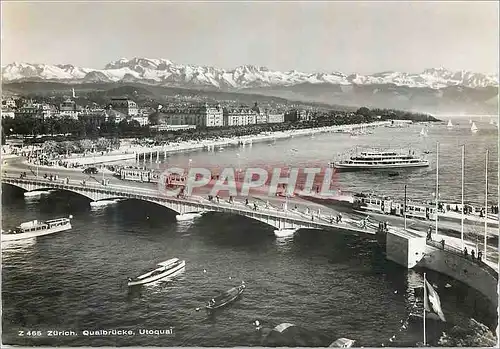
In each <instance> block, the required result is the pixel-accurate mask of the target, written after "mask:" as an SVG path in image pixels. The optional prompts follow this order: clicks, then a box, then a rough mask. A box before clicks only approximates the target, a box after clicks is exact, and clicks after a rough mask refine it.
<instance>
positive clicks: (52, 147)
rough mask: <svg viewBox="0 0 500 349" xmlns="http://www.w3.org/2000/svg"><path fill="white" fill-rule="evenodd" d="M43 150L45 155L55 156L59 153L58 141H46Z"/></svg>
mask: <svg viewBox="0 0 500 349" xmlns="http://www.w3.org/2000/svg"><path fill="white" fill-rule="evenodd" d="M42 149H43V151H44V153H48V154H54V153H56V152H57V149H58V147H57V142H56V141H46V142H45V143H43V146H42Z"/></svg>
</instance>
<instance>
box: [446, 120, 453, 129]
mask: <svg viewBox="0 0 500 349" xmlns="http://www.w3.org/2000/svg"><path fill="white" fill-rule="evenodd" d="M446 127H448V128H452V127H453V124H452V123H451V120H448V125H446Z"/></svg>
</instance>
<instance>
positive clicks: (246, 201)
mask: <svg viewBox="0 0 500 349" xmlns="http://www.w3.org/2000/svg"><path fill="white" fill-rule="evenodd" d="M245 205H246V206H248V198H246V199H245Z"/></svg>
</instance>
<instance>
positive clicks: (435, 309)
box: [424, 279, 446, 322]
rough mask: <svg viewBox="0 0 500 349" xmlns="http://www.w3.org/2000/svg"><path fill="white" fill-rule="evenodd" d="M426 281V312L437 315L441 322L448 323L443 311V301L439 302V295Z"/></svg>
mask: <svg viewBox="0 0 500 349" xmlns="http://www.w3.org/2000/svg"><path fill="white" fill-rule="evenodd" d="M424 281H425V285H424V287H427V297H424V308H425V311H427V312H429V313H434V314H436V315H437V316H439V318H440V319H441V321H444V322H446V319H445V317H444V314H443V310H442V309H441V301H440V300H439V295H438V294H437V292H436V290H434V287H432V285H431V284H429V282H427V280H426V279H424Z"/></svg>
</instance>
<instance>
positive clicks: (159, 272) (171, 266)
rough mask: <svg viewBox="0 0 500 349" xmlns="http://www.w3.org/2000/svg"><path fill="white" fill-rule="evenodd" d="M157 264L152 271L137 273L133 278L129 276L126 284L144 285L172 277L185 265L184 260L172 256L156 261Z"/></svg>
mask: <svg viewBox="0 0 500 349" xmlns="http://www.w3.org/2000/svg"><path fill="white" fill-rule="evenodd" d="M157 265H158V268H156V269H154V270H152V271H149V272H147V273H145V274H142V275H139V276H138V277H136V278H134V279H132V278H129V279H128V285H129V286H136V285H144V284H148V283H150V282H154V281H158V280H161V279H164V278H167V277H173V276H175V275H177V274H178V273H179V272H181V271H182V270H183V269H184V267H185V266H186V262H185V261H181V260H179V259H178V258H172V259H169V260H168V261H165V262H161V263H158V264H157Z"/></svg>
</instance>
